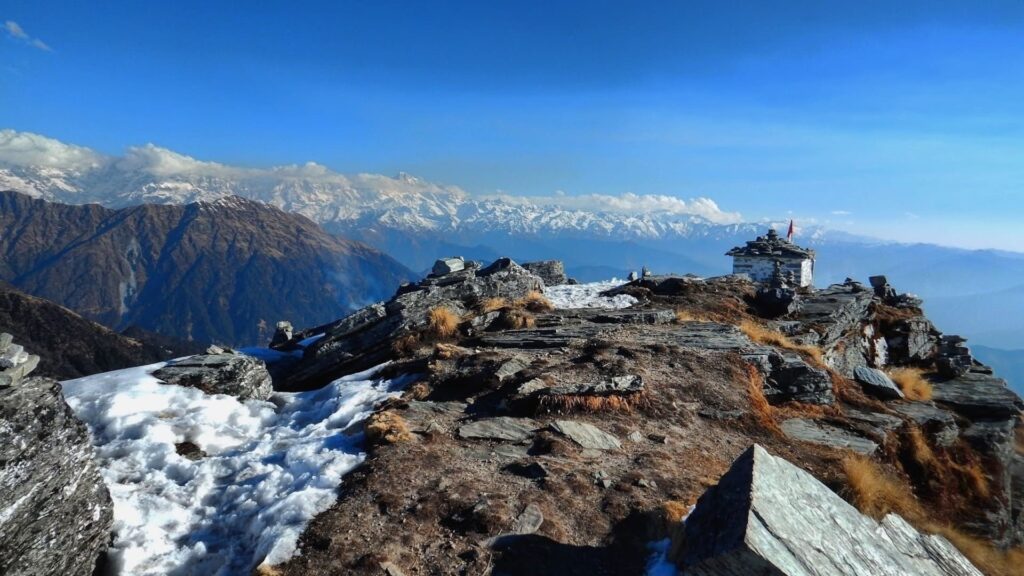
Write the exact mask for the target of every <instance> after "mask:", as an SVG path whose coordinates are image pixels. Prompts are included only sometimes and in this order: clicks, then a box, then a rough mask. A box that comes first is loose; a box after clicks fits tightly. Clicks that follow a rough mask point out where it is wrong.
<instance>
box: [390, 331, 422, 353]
mask: <svg viewBox="0 0 1024 576" xmlns="http://www.w3.org/2000/svg"><path fill="white" fill-rule="evenodd" d="M419 345H420V337H419V335H417V334H406V335H405V336H401V337H399V338H396V339H395V341H394V342H392V343H391V351H392V352H394V354H395V356H398V357H399V358H407V357H409V356H412V355H413V353H414V352H416V348H418V347H419Z"/></svg>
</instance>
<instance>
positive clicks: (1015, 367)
mask: <svg viewBox="0 0 1024 576" xmlns="http://www.w3.org/2000/svg"><path fill="white" fill-rule="evenodd" d="M971 352H972V353H973V354H974V356H975V357H976V358H977V359H978V360H980V361H981V362H983V363H985V364H988V365H989V366H991V367H992V369H993V370H995V373H996V374H998V375H999V376H1001V377H1002V378H1005V379H1006V381H1007V382H1009V383H1010V387H1011V388H1013V389H1014V390H1015V391H1016V392H1017V394H1020V395H1024V350H1000V349H998V348H989V347H988V346H971Z"/></svg>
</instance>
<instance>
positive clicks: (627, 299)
mask: <svg viewBox="0 0 1024 576" xmlns="http://www.w3.org/2000/svg"><path fill="white" fill-rule="evenodd" d="M623 284H625V281H623V280H618V279H616V278H612V279H611V280H605V281H603V282H590V283H588V284H562V285H560V286H548V287H547V288H545V289H544V295H545V296H547V298H548V300H550V301H551V303H552V304H554V305H555V308H563V309H567V308H629V307H630V306H632V305H633V304H636V303H637V299H636V298H633V297H632V296H628V295H626V294H620V295H618V296H610V297H609V296H601V292H604V291H605V290H610V289H612V288H615V287H618V286H622V285H623Z"/></svg>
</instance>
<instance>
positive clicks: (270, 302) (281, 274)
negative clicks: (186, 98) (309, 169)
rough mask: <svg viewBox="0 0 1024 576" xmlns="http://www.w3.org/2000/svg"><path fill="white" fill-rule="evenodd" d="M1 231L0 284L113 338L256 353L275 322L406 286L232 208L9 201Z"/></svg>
mask: <svg viewBox="0 0 1024 576" xmlns="http://www.w3.org/2000/svg"><path fill="white" fill-rule="evenodd" d="M0 223H2V225H3V227H4V230H5V231H7V232H6V233H5V234H4V235H3V236H2V237H0V254H2V255H3V264H2V266H0V279H4V280H7V281H9V282H10V283H11V284H13V285H15V286H16V287H18V288H19V289H22V290H24V291H26V292H28V293H30V294H33V295H36V296H40V297H43V298H46V299H49V300H52V301H54V302H57V303H59V304H61V305H64V306H67V307H69V308H71V309H73V310H76V311H77V312H79V313H81V314H83V315H84V316H86V317H87V318H90V319H92V320H96V321H98V322H100V323H102V324H105V325H107V326H111V327H113V328H115V329H120V328H124V327H127V326H130V325H135V326H139V327H141V328H144V329H147V330H151V331H155V332H158V333H161V334H165V335H170V336H175V337H180V338H183V339H186V340H189V339H190V340H195V341H200V342H210V341H218V342H222V343H227V344H233V345H234V344H252V343H256V342H260V341H263V340H265V339H266V338H269V335H270V333H271V332H272V331H273V329H272V325H273V323H274V322H275V321H277V320H280V319H291V320H295V321H301V322H307V321H311V322H313V323H315V322H317V321H321V320H323V319H324V318H330V317H334V316H337V315H339V314H344V313H345V312H347V311H349V310H350V309H352V308H355V307H358V306H360V305H364V304H366V303H368V302H370V301H374V300H377V299H379V298H380V297H382V296H383V295H384V294H386V293H389V292H390V291H391V290H392V289H393V288H394V286H395V285H397V284H398V283H399V282H401V281H402V280H404V279H405V278H407V276H408V274H409V272H408V270H406V269H405V268H404V267H402V266H401V265H400V264H398V263H397V262H395V261H394V260H392V259H391V258H390V257H388V256H386V255H384V254H382V253H380V252H379V251H377V250H375V249H372V248H370V247H369V246H366V245H364V244H361V243H359V242H355V241H350V240H344V239H341V238H338V237H335V236H332V235H329V234H327V233H326V232H324V231H323V230H321V229H320V228H319V227H318V226H316V224H314V223H313V222H311V221H309V220H308V219H306V218H303V217H302V216H300V215H297V214H290V213H286V212H283V211H281V210H279V209H277V208H274V207H272V206H269V205H267V204H264V203H260V202H255V201H251V200H246V199H243V198H238V197H227V198H221V199H217V200H214V201H201V202H197V203H192V204H186V205H152V204H150V205H141V206H135V207H129V208H123V209H117V210H114V209H109V208H105V207H102V206H99V205H96V204H87V205H82V206H73V205H67V204H55V203H49V202H46V201H44V200H39V199H33V198H30V197H28V196H25V195H23V194H20V193H17V192H10V191H8V192H0ZM271 315H273V316H271ZM300 318H301V319H302V320H299V319H300ZM268 326H270V327H268Z"/></svg>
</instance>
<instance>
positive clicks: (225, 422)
mask: <svg viewBox="0 0 1024 576" xmlns="http://www.w3.org/2000/svg"><path fill="white" fill-rule="evenodd" d="M163 365H164V364H163V363H159V364H152V365H149V366H141V367H138V368H129V369H126V370H118V371H115V372H107V373H105V374H97V375H95V376H88V377H85V378H79V379H77V380H70V381H67V382H64V395H65V396H66V398H67V401H68V404H70V406H71V408H72V409H73V410H74V411H75V413H76V414H77V415H78V416H79V418H81V419H82V420H84V421H85V422H86V423H87V424H88V425H89V428H90V429H91V430H92V433H93V441H94V443H95V445H96V450H97V454H98V457H99V460H100V466H101V469H102V471H103V478H104V480H105V482H106V484H107V486H108V488H109V489H110V493H111V496H112V497H113V500H114V531H115V541H114V545H113V547H112V549H111V554H112V557H113V560H114V562H115V564H116V565H117V567H118V568H119V572H120V573H121V574H133V575H134V574H145V575H150V574H152V575H156V574H161V575H162V574H218V575H222V576H224V575H229V574H248V573H250V572H251V571H252V569H253V568H254V566H256V565H257V564H259V563H261V562H265V563H267V564H270V565H273V564H278V563H280V562H282V561H284V560H287V559H288V558H289V557H291V556H292V555H293V554H294V553H295V549H296V540H297V538H298V536H299V534H300V533H301V532H302V530H303V528H304V527H305V525H306V523H307V522H308V521H309V520H310V519H312V518H313V517H314V516H315V515H316V514H318V513H320V512H322V511H324V510H326V509H327V508H328V507H329V506H330V505H331V504H332V503H333V502H334V501H335V499H336V496H337V489H338V486H339V484H340V483H341V478H342V476H343V475H344V474H345V473H347V472H349V471H350V470H352V469H353V468H354V467H355V466H357V465H358V464H359V463H360V462H362V460H363V459H364V457H365V455H364V454H363V453H362V452H361V451H360V449H359V447H358V446H359V440H360V438H359V437H358V436H349V435H348V434H347V432H346V429H347V428H348V427H349V426H350V425H352V424H354V423H356V422H359V421H361V420H362V419H364V418H365V417H366V416H368V415H369V413H370V411H371V410H372V409H373V407H374V405H375V404H377V403H378V402H379V401H381V400H383V399H384V398H387V397H388V396H390V395H393V394H395V393H397V391H398V388H399V387H400V386H401V384H403V382H400V381H388V380H375V379H373V378H372V377H373V374H374V373H375V372H376V371H377V370H378V369H379V368H380V367H377V368H374V369H371V370H368V371H366V372H362V373H359V374H353V375H351V376H346V377H344V378H341V379H340V380H336V381H335V382H332V383H331V384H329V385H327V386H325V387H324V388H321V389H319V390H314V391H311V392H300V393H292V394H288V393H276V394H274V396H273V397H272V398H271V402H260V401H246V402H240V401H239V400H237V399H235V398H234V397H231V396H225V395H207V394H204V393H202V392H200V391H199V390H196V389H193V388H184V387H180V386H172V385H166V384H161V383H160V381H159V380H157V379H156V378H155V377H153V376H152V375H151V373H152V372H153V371H155V370H157V369H158V368H160V367H161V366H163ZM186 441H187V442H192V443H194V444H196V445H198V446H199V448H200V449H202V450H203V451H205V452H206V454H207V456H205V457H203V458H201V459H199V460H197V461H192V460H189V459H187V458H185V457H183V456H179V455H178V454H177V452H176V451H175V444H176V443H181V442H186Z"/></svg>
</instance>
